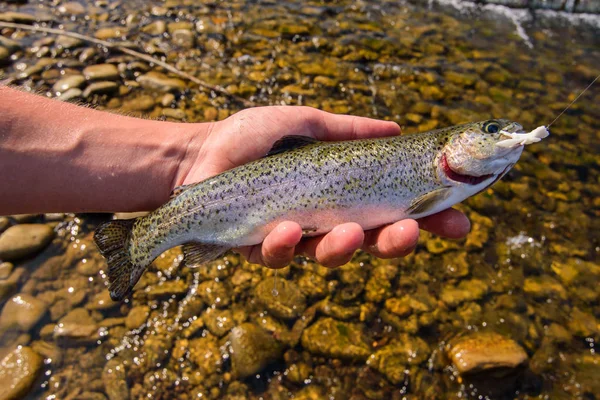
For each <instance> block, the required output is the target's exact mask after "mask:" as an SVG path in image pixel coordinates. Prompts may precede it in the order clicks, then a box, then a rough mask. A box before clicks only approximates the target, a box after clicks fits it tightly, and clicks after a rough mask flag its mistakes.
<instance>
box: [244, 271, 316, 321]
mask: <svg viewBox="0 0 600 400" xmlns="http://www.w3.org/2000/svg"><path fill="white" fill-rule="evenodd" d="M256 298H257V300H258V302H259V303H260V304H262V305H263V306H264V307H265V308H266V309H267V311H268V312H269V313H271V314H272V315H274V316H275V317H279V318H285V319H292V318H297V317H298V316H300V315H301V314H302V313H303V312H304V310H305V309H306V297H305V296H304V294H303V293H302V292H301V291H300V288H299V287H298V285H296V284H295V283H294V282H291V281H288V280H286V279H281V278H277V277H269V278H267V279H264V280H263V281H262V282H260V283H259V284H258V286H257V287H256Z"/></svg>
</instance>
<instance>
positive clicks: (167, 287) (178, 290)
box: [148, 280, 188, 299]
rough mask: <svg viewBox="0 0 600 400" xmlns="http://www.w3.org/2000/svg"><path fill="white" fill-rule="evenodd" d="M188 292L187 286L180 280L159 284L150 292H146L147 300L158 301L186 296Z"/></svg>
mask: <svg viewBox="0 0 600 400" xmlns="http://www.w3.org/2000/svg"><path fill="white" fill-rule="evenodd" d="M187 291H188V285H187V283H185V281H182V280H174V281H165V282H160V283H159V284H157V285H153V286H152V288H151V289H150V291H149V292H148V298H150V299H158V298H163V297H168V296H172V295H176V296H181V295H184V294H186V293H187Z"/></svg>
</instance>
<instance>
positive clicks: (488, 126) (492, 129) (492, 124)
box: [483, 121, 500, 133]
mask: <svg viewBox="0 0 600 400" xmlns="http://www.w3.org/2000/svg"><path fill="white" fill-rule="evenodd" d="M483 131H484V132H486V133H498V132H500V124H499V123H497V122H496V121H488V122H486V123H485V124H483Z"/></svg>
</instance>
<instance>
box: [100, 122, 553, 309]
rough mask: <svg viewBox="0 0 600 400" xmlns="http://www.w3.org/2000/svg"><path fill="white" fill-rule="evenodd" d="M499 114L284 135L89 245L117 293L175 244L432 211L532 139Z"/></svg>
mask: <svg viewBox="0 0 600 400" xmlns="http://www.w3.org/2000/svg"><path fill="white" fill-rule="evenodd" d="M522 129H523V128H522V127H521V125H519V124H517V123H515V122H511V121H507V120H503V119H499V120H489V121H483V122H475V123H469V124H465V125H458V126H453V127H449V128H445V129H438V130H434V131H430V132H425V133H418V134H412V135H402V136H396V137H387V138H379V139H366V140H354V141H344V142H319V141H316V140H314V139H312V138H309V137H303V136H287V137H284V138H282V139H281V140H279V141H278V142H276V143H275V144H274V146H273V148H272V149H271V151H270V152H269V153H268V154H267V155H266V156H265V157H263V158H261V159H259V160H256V161H253V162H250V163H248V164H245V165H242V166H239V167H237V168H234V169H231V170H229V171H225V172H223V173H222V174H219V175H217V176H213V177H212V178H209V179H206V180H204V181H202V182H198V183H194V184H191V185H186V186H181V187H179V188H177V189H175V191H174V193H173V195H172V197H171V199H170V200H169V201H168V202H167V203H166V204H164V205H163V206H161V207H160V208H158V209H157V210H155V211H154V212H152V213H151V214H149V215H147V216H145V217H141V218H137V219H134V220H114V221H110V222H107V223H105V224H102V225H101V226H99V227H98V229H97V230H96V233H95V235H94V239H95V242H96V244H97V246H98V248H99V249H100V252H101V253H102V255H103V256H104V257H105V258H106V259H107V262H108V265H109V273H108V275H109V284H110V295H111V298H112V299H113V300H119V299H122V298H123V297H124V296H125V295H126V294H127V293H128V292H129V291H131V289H132V288H133V286H134V285H135V284H136V282H137V281H138V279H139V278H140V276H141V275H142V273H143V272H144V270H145V269H146V267H147V266H148V265H149V264H150V263H151V262H152V261H153V260H154V259H155V258H156V257H158V256H159V255H160V254H161V253H162V252H164V251H165V250H167V249H169V248H171V247H174V246H177V245H183V253H184V255H185V258H186V263H187V264H188V265H196V264H201V263H204V262H207V261H210V260H213V259H215V258H217V257H219V256H221V255H222V254H223V253H225V252H226V251H228V250H229V249H232V248H235V247H239V246H248V245H255V244H258V243H261V242H262V241H263V239H264V238H265V237H266V235H267V233H269V232H270V231H271V230H272V229H273V228H274V227H275V226H276V225H277V224H278V223H280V222H282V221H296V222H298V223H299V224H300V225H301V226H302V228H303V230H304V234H305V235H306V236H313V235H320V234H323V233H326V232H329V231H330V230H331V229H333V228H334V227H335V226H336V225H338V224H341V223H343V222H357V223H358V224H360V225H361V226H362V227H363V228H364V229H373V228H376V227H379V226H382V225H386V224H390V223H393V222H395V221H399V220H402V219H405V218H421V217H424V216H427V215H431V214H434V213H437V212H439V211H442V210H444V209H446V208H449V207H451V206H452V205H454V204H456V203H459V202H461V201H463V200H464V199H466V198H468V197H470V196H472V195H474V194H476V193H478V192H480V191H482V190H483V189H485V188H487V187H489V186H490V185H492V184H493V183H495V182H496V181H498V180H499V179H500V178H501V177H502V176H504V174H506V173H507V172H508V170H510V168H511V167H512V166H513V165H514V164H515V163H516V162H517V160H518V159H519V157H520V155H521V152H522V151H523V148H524V144H528V143H530V142H534V141H538V140H540V138H541V137H542V136H540V137H539V138H537V139H536V138H529V137H528V134H524V133H521V132H523V131H522Z"/></svg>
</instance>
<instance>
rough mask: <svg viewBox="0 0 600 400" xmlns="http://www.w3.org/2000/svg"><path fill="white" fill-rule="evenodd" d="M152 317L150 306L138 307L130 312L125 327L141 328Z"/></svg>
mask: <svg viewBox="0 0 600 400" xmlns="http://www.w3.org/2000/svg"><path fill="white" fill-rule="evenodd" d="M149 315H150V307H148V306H137V307H133V308H132V309H131V310H129V314H127V318H126V319H125V326H126V327H127V329H136V328H139V327H140V326H141V325H142V324H143V323H144V322H146V320H147V319H148V316H149Z"/></svg>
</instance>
